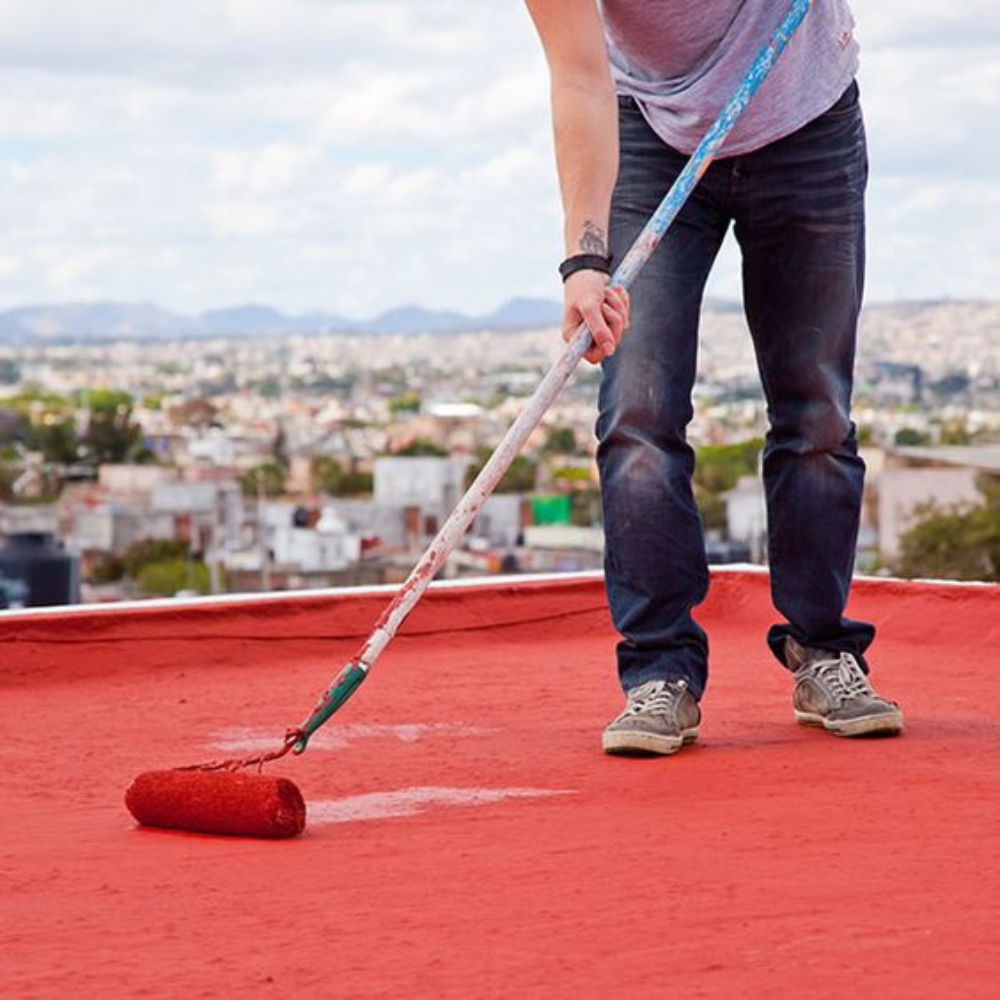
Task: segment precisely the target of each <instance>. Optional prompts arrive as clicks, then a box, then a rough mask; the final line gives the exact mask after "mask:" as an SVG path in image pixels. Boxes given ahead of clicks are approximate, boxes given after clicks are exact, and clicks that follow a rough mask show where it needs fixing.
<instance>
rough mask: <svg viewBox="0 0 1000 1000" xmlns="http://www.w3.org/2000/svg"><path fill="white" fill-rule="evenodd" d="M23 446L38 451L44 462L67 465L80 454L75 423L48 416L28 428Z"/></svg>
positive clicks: (70, 418) (65, 418)
mask: <svg viewBox="0 0 1000 1000" xmlns="http://www.w3.org/2000/svg"><path fill="white" fill-rule="evenodd" d="M25 444H26V445H27V447H28V448H29V449H31V451H40V452H41V453H42V456H43V457H44V458H45V461H46V462H52V463H54V464H57V465H69V464H70V463H72V462H75V461H76V460H77V459H78V457H79V454H80V440H79V438H78V437H77V434H76V421H75V420H74V419H73V418H72V417H64V418H62V419H60V418H58V417H56V416H55V415H54V414H48V415H46V417H45V418H44V419H43V421H42V422H41V423H38V424H32V425H30V426H29V427H28V431H27V435H26V438H25Z"/></svg>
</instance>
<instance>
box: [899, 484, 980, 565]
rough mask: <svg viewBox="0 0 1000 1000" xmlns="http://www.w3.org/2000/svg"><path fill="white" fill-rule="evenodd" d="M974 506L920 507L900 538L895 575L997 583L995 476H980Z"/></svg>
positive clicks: (922, 505) (967, 504) (960, 504)
mask: <svg viewBox="0 0 1000 1000" xmlns="http://www.w3.org/2000/svg"><path fill="white" fill-rule="evenodd" d="M978 485H979V489H980V491H981V492H982V494H983V502H982V503H981V504H979V505H975V504H969V503H964V504H962V503H958V504H948V505H945V506H939V505H937V504H934V503H927V504H921V505H920V506H919V507H918V508H917V510H916V514H917V521H916V523H914V524H913V525H912V527H910V528H909V529H908V530H907V531H906V532H904V533H903V535H902V536H901V537H900V540H899V546H900V554H899V558H898V560H897V562H896V565H895V567H894V568H895V570H896V572H897V573H899V574H900V576H906V577H915V576H919V577H930V578H932V579H942V580H989V581H993V582H1000V477H997V476H992V477H989V476H981V477H980V478H979V480H978Z"/></svg>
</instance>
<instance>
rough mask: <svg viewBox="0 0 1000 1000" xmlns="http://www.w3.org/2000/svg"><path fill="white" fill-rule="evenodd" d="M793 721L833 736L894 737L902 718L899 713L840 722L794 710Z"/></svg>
mask: <svg viewBox="0 0 1000 1000" xmlns="http://www.w3.org/2000/svg"><path fill="white" fill-rule="evenodd" d="M794 711H795V721H796V722H798V723H800V724H801V725H803V726H819V727H821V728H823V729H825V730H826V731H827V732H829V733H833V734H834V735H835V736H896V735H898V734H899V733H901V732H902V731H903V716H902V714H901V713H899V712H891V713H887V714H885V715H870V716H867V717H862V718H860V719H847V720H844V721H841V722H838V721H836V720H835V719H832V720H831V719H828V718H826V716H823V715H817V714H816V713H815V712H802V711H799V709H797V708H796V709H795V710H794Z"/></svg>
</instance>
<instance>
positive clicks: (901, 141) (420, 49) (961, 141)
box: [0, 0, 1000, 314]
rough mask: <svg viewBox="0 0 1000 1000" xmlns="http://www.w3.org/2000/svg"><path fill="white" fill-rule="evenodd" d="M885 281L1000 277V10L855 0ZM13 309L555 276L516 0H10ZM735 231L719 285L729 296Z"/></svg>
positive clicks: (307, 303)
mask: <svg viewBox="0 0 1000 1000" xmlns="http://www.w3.org/2000/svg"><path fill="white" fill-rule="evenodd" d="M855 13H856V15H857V19H858V22H859V29H858V33H859V37H860V38H861V40H862V44H863V46H864V54H863V59H864V63H863V66H864V69H863V76H862V87H863V94H864V102H865V106H866V116H867V122H868V129H869V137H870V143H871V154H872V182H871V189H870V190H871V197H870V219H871V225H870V232H871V238H870V259H871V267H870V275H869V288H870V290H871V295H872V297H875V298H878V297H889V296H895V295H899V296H915V295H919V296H927V295H953V296H957V295H976V296H988V295H996V294H997V289H998V288H1000V275H998V266H1000V263H998V262H1000V245H998V240H997V237H996V235H995V234H994V227H993V220H994V218H995V217H996V215H997V208H998V192H1000V179H998V172H997V170H996V164H997V163H998V162H1000V159H998V154H1000V127H998V126H1000V122H998V115H1000V107H998V105H1000V9H996V8H995V4H994V3H993V2H992V0H963V3H962V4H960V5H953V6H946V5H944V4H941V3H939V2H938V0H913V2H911V3H908V4H905V5H904V4H903V3H902V0H881V2H876V0H857V2H856V4H855ZM0 23H2V24H3V29H2V32H0V135H3V137H4V139H3V141H2V145H0V150H2V154H0V219H2V220H3V222H2V225H3V240H4V243H3V257H2V258H0V305H14V304H19V303H23V302H27V301H46V300H48V301H54V300H57V299H61V298H64V297H70V296H72V297H87V296H92V297H98V298H109V299H144V300H152V301H158V302H161V303H162V304H164V305H166V306H170V307H174V308H181V309H191V310H193V309H200V308H204V307H206V306H209V305H219V304H223V303H233V302H239V301H243V300H253V301H269V302H272V303H274V304H275V305H278V306H281V307H284V308H289V309H307V308H315V307H321V308H329V309H333V310H339V311H342V312H345V313H348V314H370V313H374V312H376V311H378V310H380V309H383V308H386V307H389V306H392V305H396V304H399V303H401V302H405V301H420V302H423V303H426V304H428V305H436V306H454V307H458V308H465V309H470V310H472V309H477V310H478V309H487V308H490V307H492V306H494V305H496V304H497V303H498V302H500V301H502V300H503V299H505V298H507V297H509V296H511V295H515V294H529V295H530V294H545V295H557V294H558V290H559V285H558V280H557V278H556V276H555V270H554V265H555V262H556V261H557V260H558V257H559V255H560V250H561V246H560V218H559V206H558V200H557V187H556V183H555V173H554V167H553V164H552V151H551V140H550V130H549V124H548V109H547V81H546V76H545V70H544V63H543V60H542V58H541V53H540V49H539V46H538V42H537V39H536V38H535V36H534V32H533V29H532V27H531V25H530V22H529V19H528V17H527V15H526V13H525V10H524V7H523V5H522V4H520V3H518V2H516V0H515V2H511V3H494V2H491V3H483V2H479V3H468V2H462V0H433V2H432V0H411V2H395V0H336V2H331V0H199V2H195V0H176V2H174V3H171V4H168V5H163V4H161V5H156V4H153V5H148V6H143V7H142V8H141V10H140V8H139V7H137V6H136V5H135V3H133V2H131V0H89V2H88V3H86V4H81V3H77V2H73V0H34V2H33V3H31V4H26V3H23V2H22V0H0ZM738 282H739V279H738V261H737V259H736V255H735V253H734V252H733V251H732V249H731V248H727V249H726V251H725V252H724V253H723V255H722V257H721V258H720V261H719V265H718V267H717V274H716V277H715V281H714V283H713V291H716V292H722V293H725V294H733V293H735V292H737V291H738Z"/></svg>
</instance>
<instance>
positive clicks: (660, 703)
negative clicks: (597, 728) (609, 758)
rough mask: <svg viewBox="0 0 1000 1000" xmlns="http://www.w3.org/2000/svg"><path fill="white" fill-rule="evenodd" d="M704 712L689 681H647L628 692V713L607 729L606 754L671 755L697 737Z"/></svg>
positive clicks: (626, 711)
mask: <svg viewBox="0 0 1000 1000" xmlns="http://www.w3.org/2000/svg"><path fill="white" fill-rule="evenodd" d="M700 722H701V709H700V708H699V707H698V702H697V701H696V700H695V697H694V695H693V694H691V692H690V690H689V689H688V685H687V681H662V680H660V681H647V682H646V683H645V684H641V685H639V687H636V688H633V689H632V690H631V691H629V693H628V703H627V704H626V706H625V710H624V711H623V712H622V714H621V715H619V716H618V718H617V719H615V720H614V721H613V722H612V723H611V724H610V725H609V726H608V727H607V729H605V730H604V735H603V737H602V739H601V745H602V746H603V747H604V752H605V753H619V754H633V755H636V756H641V755H645V754H663V755H666V754H671V753H677V751H678V750H680V748H681V747H682V746H684V744H685V743H692V742H694V740H696V739H697V738H698V723H700Z"/></svg>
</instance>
